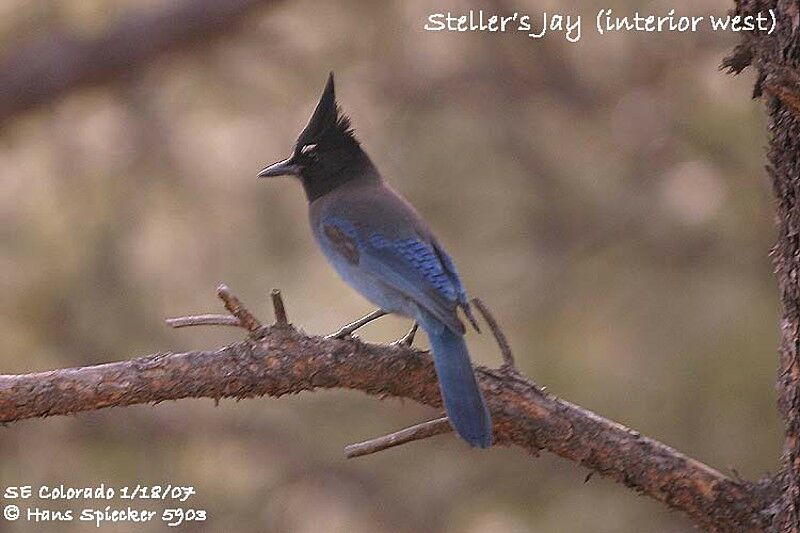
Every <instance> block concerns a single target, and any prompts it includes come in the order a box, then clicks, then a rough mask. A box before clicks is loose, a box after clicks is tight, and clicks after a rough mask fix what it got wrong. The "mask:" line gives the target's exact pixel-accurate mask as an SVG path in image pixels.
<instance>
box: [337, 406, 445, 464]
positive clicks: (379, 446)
mask: <svg viewBox="0 0 800 533" xmlns="http://www.w3.org/2000/svg"><path fill="white" fill-rule="evenodd" d="M450 431H453V428H452V426H451V425H450V421H449V420H448V419H447V417H446V416H443V417H441V418H436V419H434V420H429V421H427V422H423V423H421V424H417V425H415V426H411V427H408V428H405V429H401V430H400V431H396V432H394V433H391V434H389V435H384V436H382V437H378V438H376V439H370V440H367V441H364V442H357V443H355V444H350V445H348V446H345V447H344V455H345V457H347V458H348V459H352V458H354V457H362V456H364V455H369V454H371V453H376V452H380V451H383V450H387V449H389V448H393V447H395V446H400V445H401V444H406V443H408V442H413V441H415V440H422V439H427V438H428V437H433V436H435V435H441V434H443V433H448V432H450Z"/></svg>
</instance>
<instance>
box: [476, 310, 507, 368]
mask: <svg viewBox="0 0 800 533" xmlns="http://www.w3.org/2000/svg"><path fill="white" fill-rule="evenodd" d="M472 303H473V304H474V305H475V307H477V308H478V311H480V312H481V315H483V319H484V320H486V323H487V324H489V329H491V330H492V335H494V338H495V340H496V341H497V345H498V346H499V347H500V353H501V354H502V355H503V366H504V367H506V368H507V369H508V370H513V371H515V372H516V370H517V364H516V362H515V361H514V354H513V353H512V352H511V345H509V344H508V339H507V338H506V334H505V333H503V329H502V328H501V327H500V324H498V323H497V320H495V318H494V315H493V314H492V312H491V311H489V308H488V307H487V306H486V304H484V303H483V302H482V301H481V300H480V299H479V298H473V299H472Z"/></svg>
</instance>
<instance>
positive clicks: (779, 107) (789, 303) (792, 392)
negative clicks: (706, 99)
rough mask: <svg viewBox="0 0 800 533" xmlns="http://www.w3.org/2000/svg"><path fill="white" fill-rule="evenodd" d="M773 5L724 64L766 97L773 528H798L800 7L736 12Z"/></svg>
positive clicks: (740, 5) (776, 4)
mask: <svg viewBox="0 0 800 533" xmlns="http://www.w3.org/2000/svg"><path fill="white" fill-rule="evenodd" d="M768 9H773V10H774V12H775V13H776V15H777V18H778V23H777V26H776V29H775V31H774V33H773V34H772V35H769V34H768V33H766V32H753V33H749V34H746V35H745V36H744V38H743V40H742V43H741V44H740V45H739V46H737V48H736V49H735V50H734V53H733V55H731V57H729V58H727V59H726V60H725V63H724V66H725V67H727V68H729V69H730V70H731V71H733V72H736V73H738V72H741V71H742V70H743V69H745V68H746V67H748V66H752V67H754V68H755V69H756V71H757V73H758V79H757V81H756V85H755V88H754V90H753V96H754V97H756V98H759V97H763V98H764V99H765V102H766V107H767V113H768V117H769V122H768V128H769V148H768V151H767V172H768V173H769V176H770V178H771V179H772V186H773V191H774V193H775V198H776V200H777V202H776V211H777V212H776V217H775V218H776V222H777V227H778V239H777V242H776V243H775V246H774V247H773V249H772V259H773V263H774V265H775V273H776V275H777V278H778V286H779V289H780V294H781V302H782V304H783V316H782V318H781V323H780V329H781V343H780V348H779V365H778V380H777V389H778V406H779V409H780V412H781V416H782V417H783V420H784V431H785V434H786V440H785V444H784V448H783V461H782V469H781V473H780V475H779V476H778V478H779V480H780V491H781V493H782V495H783V496H782V498H781V500H780V501H779V502H776V511H777V518H776V520H775V522H774V523H773V524H772V527H771V530H772V531H793V532H798V531H800V351H799V350H798V346H800V279H799V278H798V274H800V204H799V203H798V202H800V70H799V68H800V32H799V31H798V28H799V27H800V19H798V17H799V16H800V8H798V2H797V1H796V0H780V1H771V2H761V1H753V0H739V1H737V2H736V14H738V15H753V14H756V13H758V12H759V11H760V12H762V13H766V12H767V10H768Z"/></svg>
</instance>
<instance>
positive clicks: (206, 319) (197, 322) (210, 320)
mask: <svg viewBox="0 0 800 533" xmlns="http://www.w3.org/2000/svg"><path fill="white" fill-rule="evenodd" d="M165 322H166V323H167V325H168V326H169V327H171V328H175V329H177V328H186V327H189V326H235V327H237V328H241V327H243V326H242V323H241V322H240V321H239V319H238V318H236V317H235V316H229V315H191V316H181V317H177V318H168V319H166V320H165Z"/></svg>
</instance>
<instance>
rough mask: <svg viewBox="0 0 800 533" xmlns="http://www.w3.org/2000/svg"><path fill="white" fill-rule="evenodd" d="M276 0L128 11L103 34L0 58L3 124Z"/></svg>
mask: <svg viewBox="0 0 800 533" xmlns="http://www.w3.org/2000/svg"><path fill="white" fill-rule="evenodd" d="M276 3H278V0H184V1H182V2H179V3H175V2H167V3H166V7H165V8H162V9H160V10H157V11H149V12H139V13H129V14H127V15H126V16H124V17H122V18H120V21H119V22H118V23H117V24H116V25H115V26H112V27H111V29H110V30H109V31H108V33H107V34H106V35H105V36H103V37H100V38H95V39H85V38H81V37H78V36H75V35H68V34H65V33H63V31H62V32H61V33H53V34H50V35H48V36H46V37H43V38H39V39H37V40H33V41H30V42H28V43H27V44H24V45H21V46H20V48H18V49H17V50H14V51H12V52H10V53H8V54H7V55H6V56H5V58H4V59H3V60H2V61H0V124H5V123H6V122H7V121H8V119H9V118H11V117H13V116H14V115H16V114H18V113H21V112H23V111H27V110H29V109H33V108H34V107H37V106H40V105H42V104H45V103H48V102H51V101H53V100H56V99H57V98H59V97H61V96H63V95H64V94H66V93H68V92H69V91H72V90H74V89H76V88H79V87H84V86H88V85H95V84H100V83H107V82H110V81H114V80H115V79H118V78H119V77H121V76H130V75H133V74H134V72H135V71H136V70H137V69H139V68H141V67H144V66H145V65H147V64H148V63H150V62H151V61H152V60H153V59H155V58H156V57H158V56H159V55H160V54H162V53H165V52H168V51H176V50H183V49H187V48H191V47H193V46H195V45H198V44H202V43H205V42H207V41H208V40H209V39H213V38H214V37H215V36H218V35H222V34H225V33H233V32H235V31H236V30H238V29H239V28H240V24H241V22H242V21H244V20H245V18H246V16H247V15H248V14H249V13H251V12H252V11H253V10H254V9H255V8H257V7H260V6H266V5H271V4H276Z"/></svg>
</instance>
